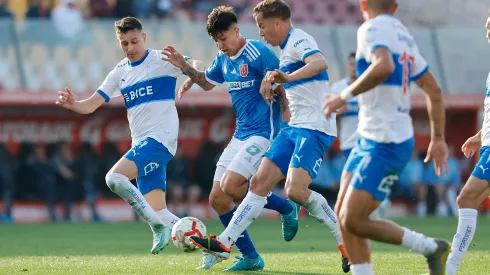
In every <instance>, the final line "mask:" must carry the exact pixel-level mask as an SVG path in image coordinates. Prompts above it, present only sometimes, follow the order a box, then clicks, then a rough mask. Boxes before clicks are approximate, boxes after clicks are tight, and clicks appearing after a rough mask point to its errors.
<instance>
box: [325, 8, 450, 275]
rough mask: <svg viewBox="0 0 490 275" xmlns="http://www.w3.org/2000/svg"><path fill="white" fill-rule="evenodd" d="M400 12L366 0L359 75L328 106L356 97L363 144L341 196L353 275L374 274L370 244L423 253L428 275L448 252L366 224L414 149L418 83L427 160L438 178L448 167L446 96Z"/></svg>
mask: <svg viewBox="0 0 490 275" xmlns="http://www.w3.org/2000/svg"><path fill="white" fill-rule="evenodd" d="M397 7H398V5H397V3H396V1H395V0H362V1H361V11H362V13H363V16H364V18H365V19H366V22H365V23H364V24H363V25H362V26H361V27H360V28H359V30H358V33H357V47H358V48H357V54H356V67H357V74H358V76H359V77H358V79H357V80H356V81H355V82H354V83H352V84H351V85H350V86H349V87H347V88H346V89H344V90H343V91H342V92H341V94H340V95H334V96H331V97H328V98H327V99H326V101H325V104H324V112H325V114H326V115H327V117H328V116H329V115H332V114H333V113H334V112H335V111H336V110H338V109H339V108H340V107H341V106H343V105H344V104H345V102H347V101H348V100H350V99H351V98H353V97H354V96H358V95H359V126H358V132H359V135H360V138H359V141H358V143H357V145H356V147H355V148H354V149H353V150H352V152H351V154H350V156H349V159H348V160H347V164H346V168H344V169H345V170H346V171H348V172H350V173H343V178H342V179H341V189H340V192H339V197H338V205H339V206H340V207H338V208H340V209H338V210H339V211H340V215H339V218H340V225H341V230H342V238H343V240H344V241H345V247H346V249H347V253H348V254H349V259H350V261H351V264H352V271H353V273H354V274H362V275H370V274H373V266H372V264H371V258H370V254H371V253H370V248H369V241H368V240H369V239H370V240H374V241H379V242H384V243H390V244H395V245H403V246H405V247H408V248H409V249H410V250H412V251H414V252H417V253H420V254H423V255H424V256H426V258H427V263H428V266H429V270H430V272H431V273H430V274H432V275H442V274H444V267H445V264H446V259H447V256H448V254H449V248H450V247H449V243H448V242H447V241H443V240H435V239H432V238H429V237H426V236H424V235H422V234H420V233H416V232H414V231H411V230H409V229H407V228H402V227H400V226H398V225H395V224H394V223H392V222H387V221H384V220H371V219H370V218H369V216H370V214H371V213H372V212H373V211H374V210H375V209H376V208H377V207H378V206H379V204H380V203H381V202H382V201H383V200H384V199H385V197H386V196H387V194H388V192H390V190H391V186H392V185H393V183H394V182H395V180H396V179H397V178H398V175H399V174H400V173H401V172H402V170H403V168H404V167H405V165H406V164H407V163H408V161H409V160H410V157H411V154H412V151H413V149H414V139H413V126H412V119H411V117H410V114H409V111H410V90H409V89H410V87H409V85H410V83H411V82H415V83H417V85H418V86H420V87H421V89H422V90H423V91H424V92H425V94H426V97H427V109H428V111H429V118H430V125H431V142H430V144H429V148H428V151H427V158H426V159H425V161H426V162H428V161H429V160H431V159H434V164H435V165H434V169H436V172H437V174H438V175H441V174H442V173H443V171H442V170H443V168H446V170H447V157H448V153H447V145H446V142H445V138H444V120H445V119H444V104H443V97H442V92H441V89H440V88H439V86H438V84H437V82H436V81H435V79H434V77H433V76H432V74H431V73H430V72H429V71H428V66H427V63H426V61H425V60H424V58H423V57H422V56H421V55H420V53H419V51H418V48H417V45H416V43H415V41H414V39H413V37H412V36H411V35H410V33H409V32H408V31H407V29H406V28H405V26H404V25H403V24H402V23H401V22H400V21H399V20H398V19H396V18H395V17H394V16H393V14H394V13H395V11H396V8H397ZM347 175H350V177H347ZM349 183H350V185H349Z"/></svg>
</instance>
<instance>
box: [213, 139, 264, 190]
mask: <svg viewBox="0 0 490 275" xmlns="http://www.w3.org/2000/svg"><path fill="white" fill-rule="evenodd" d="M270 144H271V142H270V140H268V139H266V138H264V137H260V136H253V137H250V138H249V139H248V140H246V141H245V142H244V143H243V145H242V147H241V148H240V150H238V152H237V154H236V155H235V157H234V158H233V160H232V161H231V163H230V164H229V165H228V169H227V170H226V171H225V173H224V175H223V177H222V178H221V187H222V189H223V190H224V191H225V193H227V194H229V195H230V196H232V197H234V198H235V199H239V198H240V197H242V198H243V196H244V195H245V192H246V189H247V187H248V180H249V179H250V178H251V177H252V176H253V175H255V174H256V173H257V170H258V168H259V165H260V162H261V160H262V157H263V156H264V154H265V152H266V150H267V149H268V148H269V146H270Z"/></svg>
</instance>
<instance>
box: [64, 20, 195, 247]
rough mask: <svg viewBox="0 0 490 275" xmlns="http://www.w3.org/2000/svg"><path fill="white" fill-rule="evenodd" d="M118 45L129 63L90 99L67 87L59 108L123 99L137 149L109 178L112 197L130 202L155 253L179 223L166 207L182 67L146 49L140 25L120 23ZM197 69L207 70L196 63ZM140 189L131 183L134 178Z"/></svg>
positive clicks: (90, 107) (85, 108) (88, 107)
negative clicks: (76, 96) (149, 233)
mask: <svg viewBox="0 0 490 275" xmlns="http://www.w3.org/2000/svg"><path fill="white" fill-rule="evenodd" d="M115 28H116V35H117V40H118V42H119V45H120V47H121V49H122V51H123V52H124V55H125V56H126V58H124V59H123V60H122V61H121V62H119V63H118V64H117V65H116V67H115V68H114V69H113V70H112V71H111V72H110V73H109V74H108V75H107V77H106V79H105V80H104V82H103V83H102V85H101V86H100V87H99V89H98V90H97V91H96V92H95V93H94V94H93V95H92V96H91V97H90V98H88V99H84V100H79V101H77V100H75V99H74V96H73V94H72V93H71V91H70V90H69V89H68V88H67V89H65V91H60V92H58V93H59V98H58V101H57V102H56V104H57V105H60V106H62V107H64V108H67V109H69V110H72V111H74V112H77V113H80V114H90V113H92V112H94V111H95V110H96V109H97V108H99V107H100V106H101V105H102V104H103V103H104V102H109V100H110V98H111V97H116V96H121V95H122V96H123V97H124V102H125V104H126V109H127V111H128V120H129V129H130V130H131V138H132V148H131V149H130V150H129V151H128V152H127V153H126V154H125V155H124V157H122V158H121V159H120V160H119V161H118V162H117V163H116V164H115V165H114V167H112V169H111V170H110V171H109V172H108V173H107V175H106V177H105V179H106V183H107V186H108V187H109V188H110V189H111V191H112V192H114V193H116V194H117V195H119V196H120V197H121V198H123V199H124V200H125V201H126V202H128V203H129V204H130V205H131V207H132V208H133V210H134V211H135V212H136V213H138V215H139V216H140V217H141V218H143V219H144V220H145V221H146V222H147V223H148V224H149V225H150V228H151V230H152V231H153V247H152V249H151V253H153V254H158V253H159V252H160V251H161V250H163V249H164V248H165V246H166V245H167V244H168V241H169V239H170V235H171V229H172V227H173V225H174V224H175V223H176V222H177V221H178V220H179V219H178V218H177V217H176V216H175V215H174V214H172V213H170V212H169V211H168V209H167V206H166V203H165V190H166V179H165V173H166V171H165V170H166V166H167V163H168V162H169V161H170V159H172V157H173V155H174V154H175V151H176V150H177V135H178V131H179V118H178V116H177V109H176V107H175V88H176V87H175V86H176V78H177V76H179V75H181V74H182V71H181V70H180V69H179V68H176V67H175V66H173V65H172V64H170V63H168V62H165V61H162V60H161V54H160V52H159V51H156V50H151V49H147V48H146V47H145V43H146V34H145V33H144V32H143V26H142V25H141V22H140V21H139V20H138V19H136V18H134V17H126V18H123V19H121V20H119V21H117V22H116V23H115ZM189 62H190V63H191V64H192V65H194V66H202V64H201V63H197V62H195V61H193V60H189ZM135 178H136V182H137V183H138V188H135V187H134V186H133V184H132V183H131V182H130V180H132V179H135Z"/></svg>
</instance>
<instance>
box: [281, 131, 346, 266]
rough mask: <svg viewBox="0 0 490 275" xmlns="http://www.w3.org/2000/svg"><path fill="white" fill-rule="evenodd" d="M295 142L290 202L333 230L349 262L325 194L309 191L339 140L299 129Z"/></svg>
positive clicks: (287, 185)
mask: <svg viewBox="0 0 490 275" xmlns="http://www.w3.org/2000/svg"><path fill="white" fill-rule="evenodd" d="M292 138H293V140H294V141H295V145H296V146H295V150H294V152H293V158H292V159H291V163H290V166H289V170H288V176H287V178H286V185H285V188H286V193H287V195H288V197H289V199H291V200H292V201H294V202H296V203H298V204H299V205H302V206H303V208H305V209H306V210H307V211H308V212H309V214H310V215H311V216H312V217H315V218H316V219H317V220H318V221H319V222H320V223H322V224H324V225H326V226H327V227H328V228H329V229H330V231H331V232H332V234H333V235H334V236H335V238H336V239H337V243H338V248H339V250H340V252H341V253H342V257H343V259H344V258H347V255H346V253H345V252H344V249H343V245H342V238H341V234H340V228H339V224H338V221H337V215H335V212H334V211H333V210H332V209H331V208H330V206H329V204H328V202H327V200H326V199H325V198H324V197H323V196H322V195H321V194H319V193H317V192H315V191H312V190H310V189H309V188H308V186H309V185H310V183H311V181H312V180H313V178H314V177H316V175H317V172H318V168H319V167H320V165H321V162H322V159H323V156H324V155H325V153H326V152H327V151H328V148H329V147H330V145H331V144H332V142H333V141H334V139H335V137H332V136H328V135H326V134H323V133H320V132H317V131H312V130H307V129H298V128H296V129H294V133H293V135H292ZM343 262H344V260H343ZM345 262H346V264H344V263H343V267H342V268H343V269H344V271H345V272H348V271H349V268H348V264H347V261H346V260H345Z"/></svg>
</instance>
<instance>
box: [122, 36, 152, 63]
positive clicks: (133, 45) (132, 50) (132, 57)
mask: <svg viewBox="0 0 490 275" xmlns="http://www.w3.org/2000/svg"><path fill="white" fill-rule="evenodd" d="M117 40H118V41H119V46H121V49H122V50H123V52H124V55H125V56H126V57H127V58H128V59H129V61H131V62H136V61H139V60H141V59H142V58H143V57H144V56H145V54H146V47H145V43H146V33H144V32H141V31H137V30H132V31H128V32H127V33H119V34H117Z"/></svg>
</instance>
